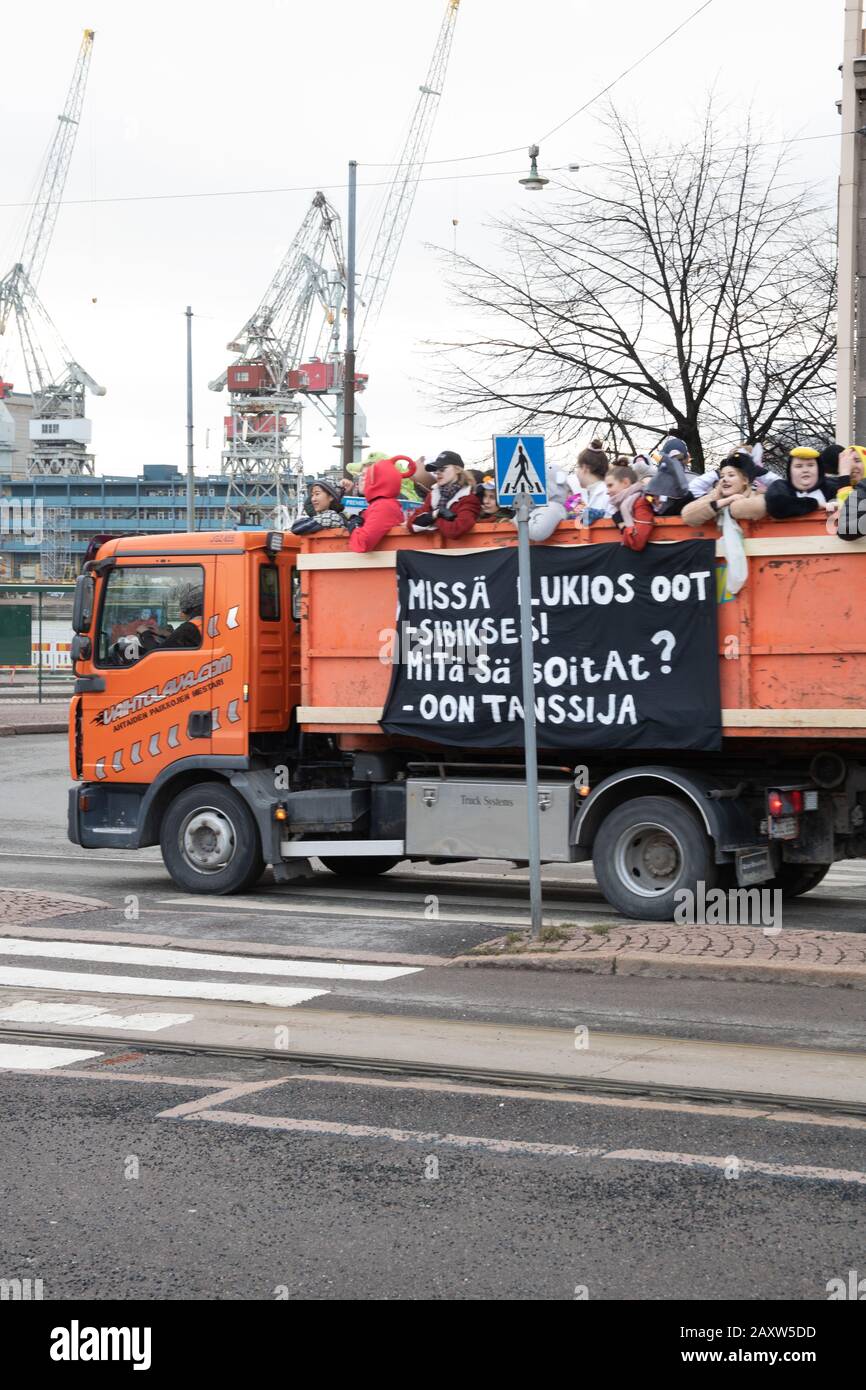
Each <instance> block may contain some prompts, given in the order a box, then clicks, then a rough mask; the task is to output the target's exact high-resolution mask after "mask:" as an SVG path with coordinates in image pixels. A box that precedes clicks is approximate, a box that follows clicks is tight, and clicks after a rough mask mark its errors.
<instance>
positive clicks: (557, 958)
mask: <svg viewBox="0 0 866 1390" xmlns="http://www.w3.org/2000/svg"><path fill="white" fill-rule="evenodd" d="M451 964H452V965H455V966H464V967H465V968H467V969H479V968H480V969H484V968H492V969H494V970H553V971H570V972H572V973H577V974H585V975H645V976H648V977H650V978H652V977H655V978H656V979H667V980H678V979H692V980H736V981H739V982H740V983H744V982H745V983H752V984H778V985H818V986H821V987H823V988H827V987H830V986H835V987H836V988H839V989H864V990H866V969H864V968H863V967H862V966H861V967H851V966H846V965H820V964H817V963H815V964H807V963H805V962H799V961H749V960H718V959H716V958H703V959H702V958H701V957H700V956H697V957H682V956H654V957H650V958H648V957H647V956H646V955H644V954H642V953H639V952H636V951H632V952H628V951H606V952H602V951H599V952H596V953H593V955H591V956H589V955H587V956H579V955H569V954H567V953H566V952H556V953H554V952H550V953H549V954H547V953H545V954H543V955H541V954H532V955H531V954H527V955H520V954H517V953H515V954H514V955H508V956H457V957H456V959H455V960H453V961H452V962H451Z"/></svg>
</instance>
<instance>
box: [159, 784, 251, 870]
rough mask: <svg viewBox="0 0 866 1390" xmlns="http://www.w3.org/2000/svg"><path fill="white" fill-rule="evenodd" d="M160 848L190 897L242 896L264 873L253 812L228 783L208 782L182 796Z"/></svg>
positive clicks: (166, 823) (171, 809)
mask: <svg viewBox="0 0 866 1390" xmlns="http://www.w3.org/2000/svg"><path fill="white" fill-rule="evenodd" d="M159 845H160V849H161V850H162V858H163V863H164V864H165V867H166V868H167V869H168V872H169V873H170V874H171V877H172V879H173V880H174V882H175V883H176V884H177V886H178V888H182V889H183V890H184V891H185V892H187V893H242V892H243V891H244V889H246V888H251V887H252V886H253V884H254V883H256V882H258V880H259V879H260V878H261V876H262V873H263V872H264V867H265V861H264V859H263V857H262V849H261V844H260V841H259V832H258V830H257V828H256V823H255V821H254V820H253V816H252V812H251V811H250V809H249V807H248V806H247V805H246V803H245V802H244V801H243V800H242V799H241V797H239V796H238V794H237V792H235V791H233V790H232V788H231V787H227V786H225V785H224V784H223V783H222V782H203V783H202V784H201V785H199V786H195V787H187V789H186V791H182V792H181V793H180V794H179V795H178V796H176V797H175V799H174V801H172V803H171V805H170V806H169V808H168V810H167V811H166V813H165V816H164V818H163V822H162V827H161V830H160V836H159Z"/></svg>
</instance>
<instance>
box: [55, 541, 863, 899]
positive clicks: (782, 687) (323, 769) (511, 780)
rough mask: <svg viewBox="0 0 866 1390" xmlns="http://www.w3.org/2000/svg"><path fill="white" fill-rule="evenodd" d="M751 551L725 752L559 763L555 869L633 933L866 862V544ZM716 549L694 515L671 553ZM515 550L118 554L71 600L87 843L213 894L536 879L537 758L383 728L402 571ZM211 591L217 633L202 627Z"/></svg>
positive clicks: (731, 629)
mask: <svg viewBox="0 0 866 1390" xmlns="http://www.w3.org/2000/svg"><path fill="white" fill-rule="evenodd" d="M743 532H744V535H745V551H746V556H747V562H748V566H749V575H748V580H747V582H746V584H745V585H744V587H743V588H742V589H741V590H740V592H739V593H738V594H737V596H736V597H735V598H733V599H732V598H731V597H730V595H729V594H727V593H726V591H725V585H724V568H721V569H720V570H719V573H718V576H717V578H718V599H719V602H718V605H717V608H716V618H717V641H718V668H719V686H720V691H721V739H720V746H719V747H718V748H717V749H716V750H715V751H707V752H682V751H680V752H673V751H670V752H665V750H664V749H662V750H654V751H653V754H652V756H651V758H649V759H648V758H647V757H646V755H645V754H643V753H642V752H641V751H640V750H637V749H631V750H628V749H622V748H620V749H610V750H608V749H605V748H601V749H596V750H595V751H594V752H593V753H592V755H591V756H590V757H587V756H586V755H585V754H583V753H582V752H581V749H580V747H579V744H578V746H576V747H574V749H573V750H571V751H568V750H565V751H564V750H563V749H562V747H561V746H560V747H559V748H558V749H557V751H556V752H555V753H554V754H553V755H552V756H551V755H550V754H548V753H547V752H545V751H542V754H541V762H540V767H539V820H540V826H541V846H542V858H543V859H544V860H545V862H553V863H556V862H559V863H569V862H575V861H580V860H587V859H592V861H593V865H594V869H595V873H596V876H597V879H598V882H599V884H600V886H601V888H602V891H603V892H604V894H605V896H606V898H607V899H608V901H609V902H611V904H612V905H613V906H614V907H615V908H617V909H618V910H619V911H621V912H623V913H625V914H627V915H630V916H632V917H637V918H644V919H646V918H649V919H657V920H665V919H670V918H671V917H672V916H673V914H674V911H675V908H676V904H677V902H678V901H679V899H678V897H677V894H678V893H679V891H680V890H682V889H690V890H691V891H693V892H699V891H700V885H704V890H703V891H706V887H707V886H722V887H723V888H724V889H725V890H726V891H730V890H734V889H737V888H742V889H749V888H751V887H753V886H758V887H765V888H767V887H769V888H773V889H777V888H778V889H781V890H782V891H783V892H784V893H786V894H789V895H794V894H799V893H803V892H806V891H808V889H810V888H812V887H814V886H815V885H816V884H817V883H818V882H819V881H820V879H821V878H822V877H823V875H824V874H825V873H826V872H827V869H828V868H829V866H830V865H831V864H832V863H834V862H836V861H837V860H840V859H845V858H856V857H866V539H864V540H859V541H854V542H844V541H840V540H838V539H837V538H835V537H834V536H832V535H829V534H828V533H827V531H826V529H825V527H824V526H823V525H822V524H821V523H818V522H816V521H814V520H812V519H811V518H796V519H792V520H790V521H787V522H771V521H765V522H760V523H754V524H748V523H745V524H744V526H743ZM695 538H701V539H704V540H705V541H712V542H715V543H716V545H717V546H719V542H718V534H717V532H716V531H715V529H714V528H705V529H703V530H695V529H690V528H687V527H685V526H683V525H682V523H681V522H680V521H679V519H678V518H670V519H666V520H664V521H661V522H659V524H658V526H657V528H656V530H655V532H654V540H653V542H652V545H653V546H655V545H669V544H670V543H677V542H684V541H693V540H694V539H695ZM617 542H618V534H617V532H616V531H615V530H614V528H613V527H612V525H611V524H610V523H604V522H601V523H597V524H596V525H595V526H593V527H592V528H591V529H589V530H586V529H580V528H578V527H576V526H575V525H574V524H572V523H566V524H563V525H561V526H560V527H559V528H558V530H557V531H556V532H555V533H554V535H553V537H552V538H551V540H550V542H549V544H550V545H554V546H571V547H575V549H574V550H573V552H572V554H573V555H578V554H579V548H580V547H587V546H598V545H606V546H611V545H614V544H616V543H617ZM515 544H516V539H515V532H514V529H513V528H512V527H511V526H509V525H508V524H507V523H499V524H495V523H481V524H478V525H477V526H476V527H475V528H474V529H473V531H472V532H471V533H469V534H468V535H467V536H464V537H463V538H462V539H461V540H459V541H453V542H449V541H446V540H444V539H443V538H442V537H440V536H439V535H438V534H434V535H432V536H431V535H426V534H425V535H423V536H421V535H415V536H411V535H408V534H407V533H406V532H405V531H401V530H399V529H395V530H393V531H392V532H390V533H389V534H388V535H387V536H386V538H385V540H384V541H383V542H382V544H381V546H380V547H379V548H378V549H377V550H375V551H374V552H372V553H370V554H366V555H361V554H354V553H353V552H350V551H349V550H348V549H347V547H346V543H345V538H344V536H343V535H342V533H340V532H336V533H333V532H324V533H320V534H318V535H315V536H310V537H303V538H301V537H296V536H294V535H292V534H286V533H282V532H264V531H227V532H210V533H208V532H203V533H197V534H194V535H170V536H165V535H163V536H151V537H122V538H118V539H112V540H109V541H107V542H106V543H104V544H103V545H102V546H101V548H100V549H99V551H98V553H97V555H96V557H95V559H93V560H91V561H89V562H88V563H87V565H86V567H85V572H84V573H83V574H82V575H81V576H80V578H79V579H78V582H77V589H76V595H75V612H74V621H73V627H74V630H75V634H76V635H75V638H74V642H73V650H72V658H73V662H74V670H75V694H74V698H73V700H72V703H71V707H70V723H69V755H70V768H71V773H72V777H73V778H74V782H75V785H74V786H73V787H72V788H71V789H70V794H69V838H70V839H71V840H72V841H73V843H75V844H77V845H81V846H84V847H88V848H99V849H105V848H110V849H123V850H129V849H131V848H133V849H136V848H142V847H144V846H148V845H156V844H159V845H160V847H161V850H162V855H163V860H164V862H165V866H166V869H167V870H168V873H169V874H170V875H171V877H172V879H173V880H174V882H175V883H176V884H177V885H178V887H180V888H182V889H184V890H185V891H187V892H196V893H233V892H240V891H244V890H248V889H250V888H251V887H252V886H253V885H254V884H255V883H256V882H257V881H258V879H259V878H260V877H261V875H262V873H263V871H264V869H265V867H266V866H268V865H270V866H271V867H272V869H273V873H274V877H275V878H276V880H277V881H289V880H291V879H293V878H296V877H299V876H302V875H305V874H307V873H308V872H309V868H310V863H309V861H310V860H311V859H312V858H314V857H315V858H317V859H319V860H320V861H322V862H323V863H324V864H325V866H326V867H327V868H328V869H329V870H331V871H332V872H334V873H336V874H340V875H351V876H353V877H362V876H368V877H372V876H375V875H377V874H381V873H383V872H386V871H387V870H388V869H389V868H391V867H392V866H393V865H395V864H396V863H398V862H399V861H401V860H415V861H427V862H434V863H446V862H455V861H460V860H463V861H465V860H470V859H476V858H491V859H500V860H502V861H506V862H512V863H515V864H519V863H521V862H525V861H526V857H527V851H526V816H527V804H526V787H525V780H524V764H523V754H522V749H521V747H520V746H519V740H518V739H515V743H516V744H517V745H518V746H515V747H513V748H511V749H507V748H506V749H503V748H501V747H500V748H497V749H496V750H491V749H478V748H472V747H467V746H465V745H463V746H460V747H454V746H450V745H445V744H441V743H440V744H437V743H435V742H431V741H430V740H429V739H428V738H423V737H421V738H412V737H407V736H406V735H394V734H388V733H386V732H384V731H383V729H382V727H381V723H380V721H381V719H382V709H383V705H384V703H385V700H386V696H387V693H388V689H389V682H390V680H391V676H392V666H391V657H390V656H389V655H388V642H387V636H388V633H389V632H391V631H393V630H394V627H395V610H396V595H397V584H396V578H395V569H396V561H397V554H398V552H399V551H400V550H403V549H406V548H409V549H412V550H413V551H421V552H429V553H434V552H446V553H448V554H450V553H451V552H458V553H460V554H463V555H478V554H481V553H482V552H486V551H487V550H488V549H489V548H490V547H499V548H501V547H503V546H505V547H510V546H514V545H515ZM537 553H538V547H535V548H534V549H533V554H537ZM671 553H673V552H671ZM708 553H709V554H710V555H711V556H712V554H713V551H712V549H711V548H710V549H709V551H708ZM718 553H721V552H720V550H719V551H718ZM596 558H598V557H596ZM632 561H633V564H634V565H635V566H639V565H640V564H641V563H642V556H640V555H638V556H633V557H632ZM717 563H719V564H722V561H721V560H720V561H718V562H717ZM191 589H192V590H193V591H194V590H196V589H197V590H198V592H199V594H200V596H201V602H200V609H201V611H200V612H199V613H197V614H196V613H193V614H190V613H189V612H188V611H186V612H184V611H182V608H181V602H182V600H183V594H184V592H189V591H190V590H191ZM185 601H186V602H188V600H185ZM190 624H191V625H192V626H190ZM181 627H183V628H184V631H185V634H186V642H187V644H186V645H183V646H181V645H177V641H179V640H180V639H179V636H178V637H177V638H176V637H175V636H174V634H176V633H178V629H179V628H181ZM713 640H714V641H715V639H713ZM190 643H191V644H190ZM576 742H577V741H576Z"/></svg>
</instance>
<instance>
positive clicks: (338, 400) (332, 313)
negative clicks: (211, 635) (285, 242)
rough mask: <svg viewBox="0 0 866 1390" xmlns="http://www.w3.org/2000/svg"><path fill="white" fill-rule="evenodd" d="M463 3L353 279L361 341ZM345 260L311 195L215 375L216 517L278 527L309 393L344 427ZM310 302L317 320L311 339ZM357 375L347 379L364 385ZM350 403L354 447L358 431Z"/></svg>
mask: <svg viewBox="0 0 866 1390" xmlns="http://www.w3.org/2000/svg"><path fill="white" fill-rule="evenodd" d="M459 6H460V0H447V4H446V7H445V14H444V17H443V20H442V23H441V25H440V28H439V32H438V35H437V39H436V44H435V47H434V50H433V56H432V58H431V60H430V63H429V65H428V69H427V74H426V77H425V80H424V82H423V83H422V84H421V86H420V87H419V89H418V90H419V95H418V99H417V101H416V104H415V108H414V111H413V115H412V120H411V122H410V125H409V131H408V134H407V137H406V140H405V141H404V144H403V148H402V151H401V153H400V155H399V158H398V159H397V161H396V163H395V165H394V176H393V178H392V180H391V181H390V184H389V187H388V191H387V194H386V197H385V200H384V204H383V207H382V213H381V216H380V218H379V222H378V225H377V228H376V234H375V237H374V238H373V249H372V252H371V254H370V258H369V261H368V263H367V266H366V269H365V270H364V271H363V272H362V274H361V275H360V277H359V281H360V290H359V294H358V303H359V306H360V310H359V315H358V323H359V331H358V333H357V334H356V342H358V341H361V340H363V341H364V342H369V339H370V337H371V335H372V332H373V329H374V327H375V323H376V320H377V319H378V316H379V314H380V312H381V309H382V305H383V303H384V301H385V297H386V295H387V292H388V287H389V285H390V283H391V279H392V276H393V273H394V267H395V265H396V263H397V258H398V256H399V252H400V246H401V244H402V241H403V237H404V234H405V231H406V226H407V224H408V221H409V217H410V214H411V212H412V205H413V203H414V200H415V194H416V191H417V187H418V180H419V178H420V174H421V169H422V167H423V164H424V159H425V156H426V153H427V148H428V146H429V143H430V136H431V134H432V132H433V123H434V120H435V117H436V111H437V109H438V105H439V99H440V97H441V94H442V88H443V85H444V81H445V73H446V69H447V66H448V58H449V55H450V52H451V44H452V40H453V37H454V26H455V24H456V21H457V12H458V9H459ZM345 295H346V269H345V264H344V258H343V249H342V233H341V229H340V218H339V214H338V213H337V212H336V211H335V210H334V209H333V208H332V207H331V205H330V204H329V203H328V201H327V199H326V198H325V196H324V194H323V193H317V194H316V196H315V198H314V199H313V202H312V205H311V207H310V208H309V210H308V212H307V214H306V216H305V218H304V221H303V222H302V223H301V226H300V228H299V230H298V232H297V234H296V236H295V238H294V240H293V241H292V243H291V245H290V246H289V249H288V251H287V252H286V254H285V256H284V258H283V260H282V262H281V264H280V266H279V267H278V269H277V271H276V274H275V275H274V277H273V279H272V281H271V284H270V285H269V287H268V290H267V291H266V293H265V295H264V297H263V299H262V301H261V303H260V305H259V307H258V308H257V309H256V311H255V313H254V314H253V315H252V317H251V318H250V319H249V320H248V321H247V323H246V324H245V325H244V327H243V328H242V329H241V331H240V333H239V334H238V335H237V336H236V338H235V339H233V340H232V342H230V343H229V344H228V345H227V346H228V349H229V351H231V352H237V353H239V354H240V356H239V357H238V358H237V359H236V361H235V362H233V363H232V365H231V366H229V367H228V368H227V369H226V370H225V371H224V372H223V373H222V374H221V375H220V376H219V377H217V378H216V380H214V381H212V382H210V388H211V390H212V391H221V390H223V388H224V387H226V386H228V390H229V396H230V413H229V414H228V415H227V416H226V419H225V447H224V449H223V454H222V471H223V473H224V474H226V475H228V478H229V485H228V489H227V493H226V510H225V523H226V525H227V526H231V525H263V526H267V525H274V526H279V525H285V523H286V521H287V520H289V519H291V518H292V517H293V516H295V515H297V514H298V512H299V511H300V508H301V503H302V492H303V464H302V462H301V453H300V449H301V420H302V413H301V412H302V406H303V402H304V401H305V400H309V401H312V402H313V403H314V404H315V405H316V407H317V408H318V409H319V410H320V411H321V413H322V414H324V416H325V418H326V419H327V420H328V421H329V422H330V423H331V424H332V426H333V428H334V432H335V434H337V435H339V434H340V432H341V429H342V424H341V422H342V413H343V390H344V385H345V383H344V358H343V353H342V351H341V329H342V315H343V303H344V299H345ZM317 306H318V307H319V309H320V310H321V311H322V319H321V321H320V325H319V327H318V330H317V336H316V337H315V339H314V343H315V345H314V346H313V347H312V351H311V340H313V333H312V329H311V325H312V320H313V315H314V311H315V310H316V308H317ZM367 380H368V378H367V376H366V374H364V373H362V372H359V373H356V374H355V377H354V389H355V392H356V393H357V392H360V391H363V389H364V388H365V386H366V384H367ZM365 423H366V422H365V420H364V415H363V412H362V411H361V409H360V407H359V406H358V405H357V403H356V405H355V456H356V457H358V456H359V455H360V450H361V446H362V444H363V436H364V431H365Z"/></svg>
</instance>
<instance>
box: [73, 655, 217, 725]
mask: <svg viewBox="0 0 866 1390" xmlns="http://www.w3.org/2000/svg"><path fill="white" fill-rule="evenodd" d="M231 666H232V659H231V657H230V656H221V657H220V658H219V660H218V661H206V662H205V663H204V665H203V666H200V667H199V669H198V671H185V672H184V674H183V675H182V676H174V677H173V678H172V679H171V680H170V681H166V683H165V685H164V686H163V687H162V689H160V688H159V686H157V685H152V686H151V687H150V689H149V690H142V691H140V692H139V694H138V695H131V696H130V697H129V699H128V700H121V701H120V703H119V704H117V705H109V707H108V708H107V709H102V710H100V711H99V713H98V714H97V715H95V716H94V719H93V722H94V724H113V723H114V722H115V720H117V719H126V717H127V715H130V714H137V713H138V711H139V710H143V709H150V707H151V706H152V705H158V704H160V703H161V702H162V701H163V700H170V699H171V698H172V696H174V695H179V694H180V693H181V691H183V690H192V689H194V688H195V687H196V686H198V685H202V684H203V682H204V681H209V680H211V679H212V678H213V677H214V676H221V675H223V674H224V672H226V671H230V670H231Z"/></svg>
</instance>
